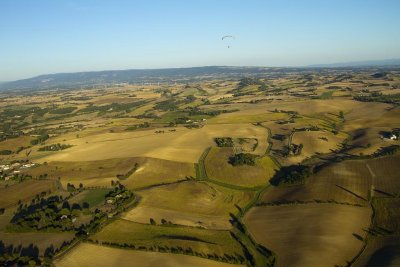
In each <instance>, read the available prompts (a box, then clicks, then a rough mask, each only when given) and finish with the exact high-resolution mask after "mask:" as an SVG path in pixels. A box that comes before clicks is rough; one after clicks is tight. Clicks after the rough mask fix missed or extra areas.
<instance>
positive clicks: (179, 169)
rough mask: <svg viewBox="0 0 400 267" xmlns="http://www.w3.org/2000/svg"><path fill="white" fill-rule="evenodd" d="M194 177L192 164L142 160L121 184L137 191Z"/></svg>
mask: <svg viewBox="0 0 400 267" xmlns="http://www.w3.org/2000/svg"><path fill="white" fill-rule="evenodd" d="M195 175H196V174H195V170H194V165H193V164H192V163H187V162H177V161H171V160H164V159H157V158H144V159H143V161H142V162H140V163H139V168H138V169H137V170H136V171H135V172H134V173H133V174H132V175H131V176H130V177H129V178H128V179H126V180H124V181H123V182H122V183H123V184H124V185H126V186H127V187H128V188H131V189H138V188H143V187H146V186H152V185H157V184H164V183H172V182H176V181H180V180H184V179H186V177H194V176H195Z"/></svg>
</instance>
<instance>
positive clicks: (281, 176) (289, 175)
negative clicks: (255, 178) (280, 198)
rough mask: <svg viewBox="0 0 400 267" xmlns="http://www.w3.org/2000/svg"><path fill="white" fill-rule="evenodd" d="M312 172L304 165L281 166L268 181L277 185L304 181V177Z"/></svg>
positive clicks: (310, 168)
mask: <svg viewBox="0 0 400 267" xmlns="http://www.w3.org/2000/svg"><path fill="white" fill-rule="evenodd" d="M312 174H313V169H312V167H310V166H306V165H300V164H299V165H291V166H285V167H282V168H281V169H280V170H279V171H278V172H277V173H276V174H275V175H274V177H272V178H271V180H270V183H271V184H272V185H275V186H278V185H282V184H297V183H304V181H305V179H306V178H307V177H309V176H311V175H312Z"/></svg>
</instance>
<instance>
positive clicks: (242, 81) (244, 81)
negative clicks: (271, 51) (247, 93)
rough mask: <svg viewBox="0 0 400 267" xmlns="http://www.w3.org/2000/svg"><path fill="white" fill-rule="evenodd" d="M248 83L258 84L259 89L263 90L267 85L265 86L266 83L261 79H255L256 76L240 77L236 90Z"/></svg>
mask: <svg viewBox="0 0 400 267" xmlns="http://www.w3.org/2000/svg"><path fill="white" fill-rule="evenodd" d="M249 85H259V86H260V90H262V91H265V90H267V89H268V87H267V86H266V84H265V83H264V82H263V81H261V80H260V79H256V78H248V77H247V78H242V79H240V81H239V84H238V87H237V88H236V90H240V89H242V88H244V87H246V86H249Z"/></svg>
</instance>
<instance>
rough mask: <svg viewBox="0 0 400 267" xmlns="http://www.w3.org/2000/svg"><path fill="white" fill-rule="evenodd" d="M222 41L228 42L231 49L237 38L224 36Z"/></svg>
mask: <svg viewBox="0 0 400 267" xmlns="http://www.w3.org/2000/svg"><path fill="white" fill-rule="evenodd" d="M221 39H222V41H224V42H227V44H228V48H230V47H231V41H232V40H235V36H233V35H224V36H222V38H221Z"/></svg>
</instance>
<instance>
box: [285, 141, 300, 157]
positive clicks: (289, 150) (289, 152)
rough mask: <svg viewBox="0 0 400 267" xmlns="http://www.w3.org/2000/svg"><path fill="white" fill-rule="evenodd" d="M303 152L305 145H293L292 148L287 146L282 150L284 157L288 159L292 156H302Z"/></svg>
mask: <svg viewBox="0 0 400 267" xmlns="http://www.w3.org/2000/svg"><path fill="white" fill-rule="evenodd" d="M302 150H303V144H300V145H296V144H291V145H290V146H285V147H284V148H283V149H282V156H284V157H287V156H290V155H294V156H297V155H301V152H302Z"/></svg>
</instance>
